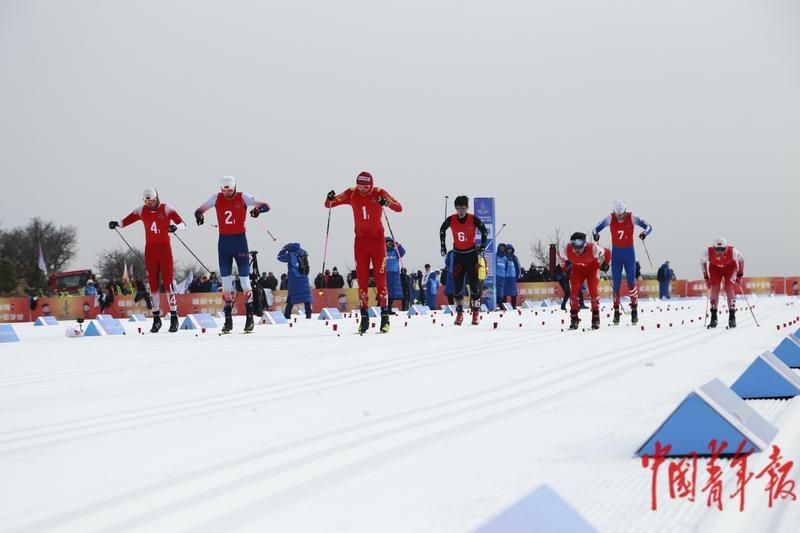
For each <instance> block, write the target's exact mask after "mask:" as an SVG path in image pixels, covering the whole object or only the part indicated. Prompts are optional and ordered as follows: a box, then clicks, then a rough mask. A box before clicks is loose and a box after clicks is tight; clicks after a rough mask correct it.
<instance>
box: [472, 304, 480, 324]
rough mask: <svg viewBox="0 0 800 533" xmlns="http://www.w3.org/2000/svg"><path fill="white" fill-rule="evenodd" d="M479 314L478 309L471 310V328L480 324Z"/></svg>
mask: <svg viewBox="0 0 800 533" xmlns="http://www.w3.org/2000/svg"><path fill="white" fill-rule="evenodd" d="M479 313H480V309H478V308H477V307H473V308H472V325H473V326H477V325H478V324H480V316H479Z"/></svg>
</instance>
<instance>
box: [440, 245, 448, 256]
mask: <svg viewBox="0 0 800 533" xmlns="http://www.w3.org/2000/svg"><path fill="white" fill-rule="evenodd" d="M441 252H442V257H444V256H446V255H447V246H445V245H444V244H442V246H441Z"/></svg>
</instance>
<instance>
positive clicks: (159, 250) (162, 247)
mask: <svg viewBox="0 0 800 533" xmlns="http://www.w3.org/2000/svg"><path fill="white" fill-rule="evenodd" d="M137 220H141V221H142V223H143V224H144V235H145V245H144V266H145V267H146V268H147V281H148V282H149V283H150V291H151V292H159V291H158V273H159V272H161V280H162V281H163V283H164V289H165V290H166V291H167V292H168V293H172V292H173V287H172V276H173V266H172V246H170V240H169V226H170V224H176V225H177V224H183V220H182V219H181V217H180V215H179V214H178V212H177V211H175V209H173V208H172V206H170V205H168V204H164V203H160V204H159V205H158V207H157V208H156V209H155V210H152V209H150V208H148V207H145V206H142V207H138V208H136V209H135V210H134V211H133V212H132V213H131V214H130V215H128V216H126V217H125V218H123V219H122V222H121V223H120V226H122V227H123V228H124V227H125V226H129V225H130V224H133V223H134V222H136V221H137Z"/></svg>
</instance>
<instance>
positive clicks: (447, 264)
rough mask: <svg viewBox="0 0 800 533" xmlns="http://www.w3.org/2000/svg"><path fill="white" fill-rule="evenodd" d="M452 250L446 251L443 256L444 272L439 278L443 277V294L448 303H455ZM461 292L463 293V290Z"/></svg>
mask: <svg viewBox="0 0 800 533" xmlns="http://www.w3.org/2000/svg"><path fill="white" fill-rule="evenodd" d="M453 254H454V252H453V250H450V251H449V252H447V255H446V256H445V257H444V274H443V275H442V278H441V279H444V295H445V296H446V297H447V303H448V304H449V305H453V304H455V301H456V283H455V279H454V278H453ZM461 294H464V293H463V292H462V293H461Z"/></svg>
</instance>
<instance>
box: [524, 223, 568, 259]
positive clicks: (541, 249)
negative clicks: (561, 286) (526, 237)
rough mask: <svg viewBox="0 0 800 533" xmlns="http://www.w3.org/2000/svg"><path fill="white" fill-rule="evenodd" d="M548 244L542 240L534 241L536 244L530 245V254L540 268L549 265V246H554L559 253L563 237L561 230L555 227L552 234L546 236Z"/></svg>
mask: <svg viewBox="0 0 800 533" xmlns="http://www.w3.org/2000/svg"><path fill="white" fill-rule="evenodd" d="M547 239H548V242H547V243H545V242H544V241H542V239H536V242H533V243H531V253H532V254H533V258H534V260H535V261H536V262H537V263H538V264H539V265H541V266H547V265H549V264H550V245H551V244H555V245H556V250H558V252H559V253H560V251H561V249H562V248H563V246H564V235H563V234H562V233H561V228H559V227H558V226H556V228H555V229H554V230H553V233H551V234H550V235H548V236H547Z"/></svg>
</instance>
